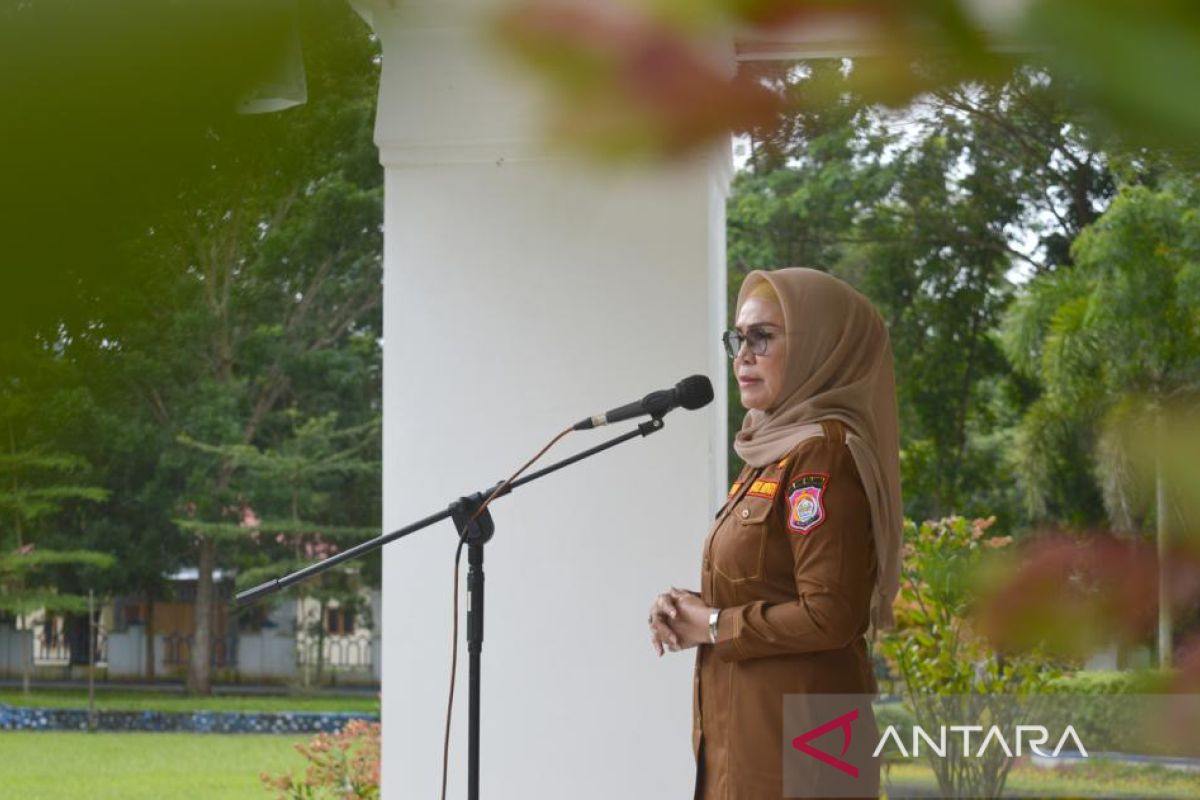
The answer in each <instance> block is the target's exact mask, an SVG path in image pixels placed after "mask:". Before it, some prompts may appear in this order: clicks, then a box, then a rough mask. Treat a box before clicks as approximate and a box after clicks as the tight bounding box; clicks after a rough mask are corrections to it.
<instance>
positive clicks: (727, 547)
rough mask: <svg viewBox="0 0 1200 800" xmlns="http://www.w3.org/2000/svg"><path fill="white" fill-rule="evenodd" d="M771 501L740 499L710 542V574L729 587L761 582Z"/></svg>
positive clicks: (749, 498)
mask: <svg viewBox="0 0 1200 800" xmlns="http://www.w3.org/2000/svg"><path fill="white" fill-rule="evenodd" d="M773 506H774V503H772V501H770V500H767V499H766V498H758V497H744V498H742V500H740V501H739V502H738V503H737V505H735V506H734V507H733V509H732V510H731V511H730V512H729V516H727V517H726V518H725V521H724V523H722V525H721V527H720V529H719V530H718V531H717V534H716V537H715V538H714V539H713V563H712V566H713V570H714V571H715V572H717V573H718V574H719V575H720V576H721V577H722V578H724V579H725V580H727V581H730V582H733V583H742V582H745V581H757V580H762V578H763V560H764V558H765V556H766V549H767V528H768V525H769V519H768V518H769V517H770V515H771V509H772V507H773Z"/></svg>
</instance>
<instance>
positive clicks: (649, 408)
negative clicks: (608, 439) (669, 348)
mask: <svg viewBox="0 0 1200 800" xmlns="http://www.w3.org/2000/svg"><path fill="white" fill-rule="evenodd" d="M712 399H713V387H712V381H710V380H709V379H708V378H707V377H705V376H704V375H690V376H688V377H686V378H684V379H683V380H681V381H680V382H679V383H677V384H675V388H674V389H660V390H659V391H657V392H651V393H650V394H648V395H646V396H645V397H643V398H642V399H641V400H635V401H634V402H632V403H627V404H625V405H623V406H620V407H618V408H614V409H612V410H611V411H608V412H605V413H604V414H597V415H596V416H594V417H588V418H587V419H585V420H583V421H582V422H577V423H575V427H574V428H573V430H577V431H586V430H588V429H589V428H599V427H600V426H601V425H608V424H609V423H611V422H621V421H622V420H627V419H633V418H634V417H640V416H642V415H643V414H649V415H651V416H654V417H661V416H663V415H664V414H666V413H667V412H668V411H670V410H671V409H673V408H678V407H679V406H683V407H684V408H686V409H687V410H688V411H692V410H694V409H697V408H702V407H703V406H706V405H708V404H709V403H711V402H712Z"/></svg>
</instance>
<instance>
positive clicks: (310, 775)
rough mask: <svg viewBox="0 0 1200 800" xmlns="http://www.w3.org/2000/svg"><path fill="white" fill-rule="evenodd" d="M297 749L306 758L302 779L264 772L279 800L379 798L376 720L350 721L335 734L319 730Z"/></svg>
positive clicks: (377, 727)
mask: <svg viewBox="0 0 1200 800" xmlns="http://www.w3.org/2000/svg"><path fill="white" fill-rule="evenodd" d="M296 749H297V750H298V751H300V754H301V755H302V756H304V757H305V758H306V759H307V760H308V766H307V767H306V768H305V770H304V777H303V779H299V778H296V777H294V776H293V775H292V774H291V773H290V772H289V773H288V774H286V775H280V776H278V777H272V776H271V775H269V774H268V773H265V772H264V773H263V774H262V775H261V776H260V777H261V778H262V782H263V784H265V785H266V787H267V788H268V789H270V790H272V791H274V792H276V793H277V794H276V797H277V798H279V800H317V798H331V799H332V798H337V800H366V799H367V798H377V797H379V723H378V722H365V721H363V720H352V721H350V722H349V723H347V724H346V727H344V728H342V730H340V731H339V732H337V733H332V734H331V733H319V734H317V735H316V737H314V738H313V739H312V741H310V742H308V743H307V744H298V745H296Z"/></svg>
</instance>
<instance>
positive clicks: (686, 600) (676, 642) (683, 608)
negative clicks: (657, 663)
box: [647, 586, 712, 656]
mask: <svg viewBox="0 0 1200 800" xmlns="http://www.w3.org/2000/svg"><path fill="white" fill-rule="evenodd" d="M711 611H712V608H711V607H710V606H708V605H707V604H706V603H705V602H704V601H703V600H701V599H700V595H698V594H697V593H696V592H689V591H686V590H684V589H677V588H676V587H674V586H672V587H671V590H670V591H668V592H662V593H661V594H659V595H657V596H656V597H655V598H654V602H653V603H651V604H650V617H649V619H648V620H647V622H648V623H649V625H650V644H651V645H652V646H653V647H654V649H655V651H656V652H657V653H658V654H659V655H660V656H661V655H662V654H663V646H664V645H665V646H666V647H667V648H668V649H670V651H671V652H672V653H675V652H678V651H680V650H686V649H688V648H689V647H694V646H696V645H698V644H705V643H707V642H708V640H709V639H708V615H709V612H711Z"/></svg>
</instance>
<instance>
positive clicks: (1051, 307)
mask: <svg viewBox="0 0 1200 800" xmlns="http://www.w3.org/2000/svg"><path fill="white" fill-rule="evenodd" d="M1198 196H1200V187H1198V186H1197V185H1196V184H1194V183H1191V182H1185V181H1183V180H1178V179H1176V180H1173V181H1169V182H1166V183H1164V184H1163V185H1162V186H1160V187H1157V188H1151V187H1148V186H1144V185H1126V186H1123V187H1122V188H1121V189H1120V191H1119V192H1118V194H1117V197H1116V198H1115V199H1114V201H1113V203H1112V205H1111V206H1110V207H1109V208H1108V210H1107V211H1105V213H1104V214H1103V215H1102V216H1101V217H1100V218H1099V219H1098V220H1096V222H1094V223H1093V224H1092V225H1090V226H1089V227H1088V228H1086V229H1085V230H1084V231H1083V232H1082V233H1081V234H1080V236H1079V237H1078V238H1077V239H1076V241H1075V243H1074V244H1073V246H1072V248H1071V255H1072V258H1073V260H1074V265H1073V266H1067V267H1060V268H1058V269H1056V270H1054V271H1052V272H1049V273H1046V274H1044V275H1041V276H1038V277H1037V278H1035V279H1034V280H1032V281H1031V282H1030V284H1029V285H1028V286H1027V287H1026V291H1025V292H1024V294H1023V295H1022V296H1021V297H1020V298H1018V300H1016V301H1015V302H1014V304H1013V306H1012V307H1011V308H1010V310H1009V312H1008V314H1007V315H1006V317H1005V320H1004V323H1003V325H1002V337H1001V338H1002V344H1003V347H1004V350H1005V352H1006V354H1007V355H1008V357H1009V359H1010V360H1011V361H1012V362H1013V364H1014V366H1015V367H1016V368H1017V369H1018V370H1019V371H1021V372H1023V373H1024V374H1026V375H1027V376H1029V377H1033V378H1036V379H1037V380H1038V382H1039V383H1040V384H1041V386H1042V388H1043V393H1042V395H1041V396H1040V397H1039V398H1038V399H1037V400H1036V401H1035V402H1034V403H1033V404H1032V405H1031V406H1030V407H1029V409H1028V410H1027V411H1026V414H1025V416H1024V418H1023V419H1022V421H1021V423H1020V425H1019V428H1018V431H1017V448H1016V451H1015V453H1014V454H1013V466H1014V468H1015V472H1016V474H1017V479H1018V481H1019V482H1020V484H1021V486H1022V488H1023V490H1024V494H1025V497H1026V498H1027V501H1028V504H1029V510H1030V512H1031V513H1032V514H1033V515H1034V516H1035V517H1036V516H1041V517H1045V516H1046V515H1047V512H1048V511H1049V506H1050V504H1051V502H1052V501H1053V499H1054V497H1055V493H1056V492H1061V491H1062V487H1061V485H1058V484H1057V483H1056V481H1057V480H1058V475H1059V470H1060V468H1061V467H1062V466H1063V463H1062V455H1063V453H1064V452H1067V448H1068V447H1069V444H1070V442H1071V440H1072V439H1073V438H1075V437H1078V436H1080V435H1081V434H1082V435H1084V437H1085V438H1086V441H1087V449H1088V450H1090V453H1089V455H1090V457H1091V466H1092V473H1093V477H1094V480H1095V482H1096V485H1097V486H1099V487H1100V489H1101V494H1102V496H1103V499H1104V506H1105V512H1106V515H1107V517H1108V520H1109V522H1110V523H1111V525H1112V526H1113V527H1114V528H1116V529H1118V530H1125V531H1139V530H1143V529H1144V528H1145V527H1146V525H1147V524H1148V521H1149V517H1150V516H1151V514H1152V515H1153V519H1154V524H1155V526H1156V535H1157V546H1158V554H1159V576H1160V580H1159V597H1158V602H1159V616H1158V663H1159V666H1160V667H1161V668H1167V667H1169V666H1170V665H1171V650H1172V644H1171V608H1170V603H1169V602H1168V597H1169V593H1168V586H1167V581H1166V573H1165V571H1164V566H1165V562H1164V558H1165V555H1166V553H1167V550H1168V547H1169V544H1170V530H1171V522H1172V519H1173V518H1176V519H1178V518H1179V516H1180V514H1179V511H1178V509H1177V508H1176V507H1175V504H1174V503H1173V502H1172V498H1171V494H1172V493H1171V483H1172V481H1171V480H1170V478H1171V475H1170V473H1169V471H1168V470H1167V469H1166V468H1165V466H1164V463H1165V462H1164V461H1163V460H1162V459H1161V458H1155V459H1154V460H1153V461H1152V465H1151V467H1150V472H1151V473H1152V478H1151V475H1147V474H1145V473H1144V471H1143V470H1141V469H1139V467H1140V465H1141V464H1142V463H1143V462H1141V461H1140V460H1139V458H1138V454H1137V453H1138V450H1137V447H1136V446H1135V442H1136V439H1138V438H1141V439H1143V440H1145V441H1150V442H1154V443H1156V444H1161V443H1162V442H1164V441H1166V438H1167V437H1169V436H1171V435H1172V430H1171V425H1172V423H1171V413H1170V412H1171V409H1172V408H1175V407H1179V406H1185V407H1187V406H1191V407H1195V406H1196V398H1197V397H1200V213H1198V212H1197V211H1196V209H1197V208H1198V206H1197V203H1196V199H1197V197H1198ZM1160 449H1161V448H1160V447H1157V446H1156V447H1154V450H1155V452H1158V451H1159V450H1160Z"/></svg>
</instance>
